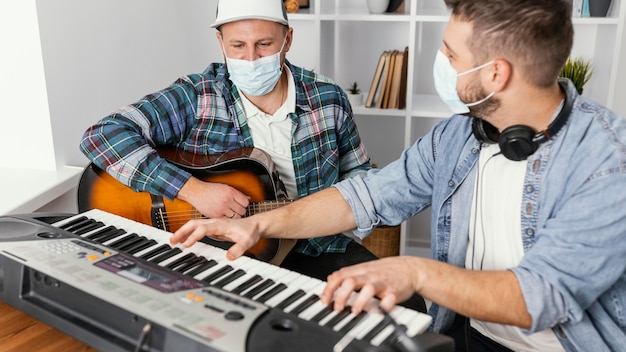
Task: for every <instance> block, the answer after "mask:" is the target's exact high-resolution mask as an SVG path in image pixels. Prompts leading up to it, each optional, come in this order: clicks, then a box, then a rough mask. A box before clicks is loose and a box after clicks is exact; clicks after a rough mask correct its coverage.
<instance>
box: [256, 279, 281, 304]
mask: <svg viewBox="0 0 626 352" xmlns="http://www.w3.org/2000/svg"><path fill="white" fill-rule="evenodd" d="M285 289H287V285H285V284H283V283H279V284H277V285H276V286H274V287H272V289H270V290H268V291H267V292H265V293H264V294H263V295H262V296H260V297H258V298H255V299H254V300H255V301H257V302H259V303H265V302H267V300H268V299H270V298H272V297H274V296H276V295H277V294H279V293H280V292H282V291H284V290H285Z"/></svg>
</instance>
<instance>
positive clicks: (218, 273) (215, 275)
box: [202, 265, 233, 284]
mask: <svg viewBox="0 0 626 352" xmlns="http://www.w3.org/2000/svg"><path fill="white" fill-rule="evenodd" d="M231 271H233V267H232V266H230V265H226V266H225V267H223V268H221V269H218V270H217V271H215V272H214V273H213V274H211V275H209V276H207V277H205V278H204V279H202V281H204V282H206V283H207V284H210V283H211V281H214V280H217V279H219V278H220V277H222V276H224V275H226V274H228V273H229V272H231Z"/></svg>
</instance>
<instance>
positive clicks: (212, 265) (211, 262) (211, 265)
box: [185, 259, 217, 277]
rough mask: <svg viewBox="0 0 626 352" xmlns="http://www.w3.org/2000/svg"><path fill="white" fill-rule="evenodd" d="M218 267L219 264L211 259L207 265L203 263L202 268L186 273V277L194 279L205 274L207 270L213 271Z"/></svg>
mask: <svg viewBox="0 0 626 352" xmlns="http://www.w3.org/2000/svg"><path fill="white" fill-rule="evenodd" d="M216 265H217V262H216V261H215V260H213V259H211V260H208V261H207V262H206V263H203V264H201V265H200V266H198V267H196V268H195V269H193V270H191V271H190V272H188V273H185V275H187V276H191V277H194V276H196V275H198V274H200V273H203V272H205V271H206V270H209V269H211V268H212V267H214V266H216Z"/></svg>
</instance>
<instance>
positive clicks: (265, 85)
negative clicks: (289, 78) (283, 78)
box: [222, 37, 287, 96]
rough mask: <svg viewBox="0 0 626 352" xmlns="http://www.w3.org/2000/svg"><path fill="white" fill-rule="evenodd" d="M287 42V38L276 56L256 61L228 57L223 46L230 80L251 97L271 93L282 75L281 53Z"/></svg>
mask: <svg viewBox="0 0 626 352" xmlns="http://www.w3.org/2000/svg"><path fill="white" fill-rule="evenodd" d="M286 40H287V37H285V39H284V40H283V45H282V46H281V47H280V50H278V52H277V53H276V54H274V55H270V56H265V57H262V58H259V59H256V60H254V61H248V60H240V59H231V58H229V57H228V56H226V50H224V47H223V46H222V50H223V51H224V57H226V65H227V66H228V73H229V74H230V80H231V81H233V83H234V84H235V85H236V86H237V88H239V89H241V91H242V92H244V93H246V94H248V95H251V96H260V95H265V94H267V93H269V92H271V91H272V89H274V87H275V86H276V83H278V79H280V75H281V73H282V70H281V63H280V53H281V52H282V51H283V48H284V47H285V41H286Z"/></svg>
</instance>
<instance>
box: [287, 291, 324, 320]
mask: <svg viewBox="0 0 626 352" xmlns="http://www.w3.org/2000/svg"><path fill="white" fill-rule="evenodd" d="M319 300H320V297H319V296H318V295H312V296H311V297H309V298H307V299H305V300H304V301H302V303H300V304H298V306H297V307H295V308H294V309H292V310H291V311H290V312H289V313H291V314H294V315H298V314H300V313H302V312H304V310H305V309H307V308H309V307H310V306H311V305H313V303H315V302H317V301H319Z"/></svg>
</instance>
